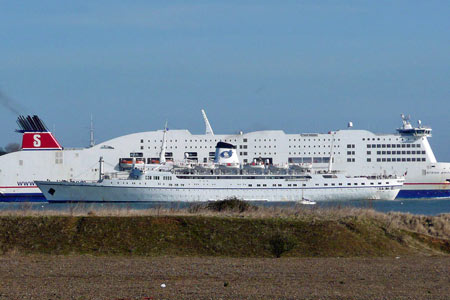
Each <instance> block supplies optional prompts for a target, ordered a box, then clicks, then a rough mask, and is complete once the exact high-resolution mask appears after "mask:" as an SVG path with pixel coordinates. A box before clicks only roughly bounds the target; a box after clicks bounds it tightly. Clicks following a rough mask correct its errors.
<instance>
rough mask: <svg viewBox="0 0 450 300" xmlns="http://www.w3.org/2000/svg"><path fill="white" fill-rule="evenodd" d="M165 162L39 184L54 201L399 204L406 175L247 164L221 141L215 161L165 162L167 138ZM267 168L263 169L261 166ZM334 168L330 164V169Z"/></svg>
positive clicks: (46, 195) (162, 159) (161, 157)
mask: <svg viewBox="0 0 450 300" xmlns="http://www.w3.org/2000/svg"><path fill="white" fill-rule="evenodd" d="M162 144H163V147H162V151H161V153H162V155H160V160H161V161H162V163H161V164H153V165H144V166H137V167H136V163H135V162H136V160H135V159H134V160H133V168H132V169H131V170H130V172H129V174H127V175H128V176H127V177H125V178H124V177H120V175H121V174H120V173H117V172H116V173H112V174H109V175H107V174H105V176H103V174H104V173H103V159H102V158H100V160H99V170H100V171H99V180H98V181H96V182H87V181H36V184H37V185H38V187H39V188H40V189H41V191H42V192H43V193H44V196H45V198H46V199H47V200H48V201H49V202H154V201H157V202H165V201H181V202H199V201H217V200H223V199H227V198H238V199H242V200H246V201H296V202H300V203H304V204H314V203H315V202H316V201H324V200H331V201H338V200H394V199H395V197H396V196H397V194H398V193H399V191H400V188H401V187H402V185H403V182H404V177H397V176H392V175H388V176H372V177H371V176H357V177H354V176H348V175H345V174H341V173H339V172H338V171H333V170H327V171H315V170H312V169H310V168H308V167H306V166H304V167H301V168H294V167H288V166H287V167H284V168H281V167H280V168H274V167H272V168H270V167H271V166H270V165H267V164H265V165H256V164H255V165H242V164H241V163H240V162H239V158H238V157H239V156H238V155H237V151H236V146H234V145H232V144H229V143H224V142H218V143H217V146H216V151H215V158H214V163H210V164H202V163H200V164H199V163H189V164H185V165H176V164H172V163H166V162H165V158H164V153H165V151H164V138H163V143H162ZM261 166H263V167H261ZM330 167H331V166H330Z"/></svg>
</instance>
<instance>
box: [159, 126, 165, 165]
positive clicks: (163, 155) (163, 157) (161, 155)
mask: <svg viewBox="0 0 450 300" xmlns="http://www.w3.org/2000/svg"><path fill="white" fill-rule="evenodd" d="M166 133H167V121H166V125H164V133H163V139H162V144H161V153H160V155H159V163H160V164H164V163H166Z"/></svg>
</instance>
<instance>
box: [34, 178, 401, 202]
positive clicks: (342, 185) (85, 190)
mask: <svg viewBox="0 0 450 300" xmlns="http://www.w3.org/2000/svg"><path fill="white" fill-rule="evenodd" d="M152 174H153V175H152ZM155 174H156V175H157V176H159V178H163V177H164V178H169V177H171V179H170V180H168V179H166V180H153V179H150V180H146V179H144V180H130V179H127V180H124V179H108V180H102V181H100V182H92V183H88V182H51V181H37V182H36V183H37V185H38V186H39V187H40V188H41V190H42V191H43V193H44V195H45V197H46V199H47V200H48V201H49V202H141V201H142V202H144V201H145V202H149V201H158V202H162V201H183V202H198V201H216V200H223V199H227V198H232V197H236V198H238V199H242V200H247V201H274V202H275V201H301V200H302V199H304V198H306V199H308V200H312V201H336V200H363V199H367V200H394V199H395V197H396V196H397V194H398V192H399V191H400V188H401V186H402V183H403V179H393V178H389V179H386V178H384V179H372V180H370V179H367V178H361V177H358V178H351V177H350V178H349V177H346V176H343V175H339V176H336V177H337V178H327V179H324V178H323V176H322V175H312V176H310V177H311V178H310V179H308V180H305V179H299V180H295V179H289V180H286V179H267V177H265V178H264V176H262V177H261V178H258V177H256V178H253V179H208V176H203V179H198V178H197V179H187V178H185V179H180V178H177V177H176V176H173V175H172V174H171V173H168V172H154V173H150V175H148V174H146V175H145V177H146V178H152V177H153V178H154V177H155ZM171 175H172V176H171ZM184 177H187V176H184ZM224 177H228V178H231V177H233V176H224Z"/></svg>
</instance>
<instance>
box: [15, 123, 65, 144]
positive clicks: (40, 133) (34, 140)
mask: <svg viewBox="0 0 450 300" xmlns="http://www.w3.org/2000/svg"><path fill="white" fill-rule="evenodd" d="M17 125H19V129H18V130H16V131H17V132H20V133H22V134H23V136H22V150H62V147H61V145H60V144H59V143H58V141H57V140H56V139H55V137H54V136H53V134H52V133H51V132H50V131H49V130H48V128H47V126H45V124H44V122H42V120H41V119H40V118H39V117H38V116H26V117H25V116H19V117H18V118H17Z"/></svg>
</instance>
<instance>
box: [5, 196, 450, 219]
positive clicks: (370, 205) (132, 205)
mask: <svg viewBox="0 0 450 300" xmlns="http://www.w3.org/2000/svg"><path fill="white" fill-rule="evenodd" d="M254 204H256V205H260V206H265V207H287V208H288V207H294V206H295V205H300V204H297V203H295V202H255V203H254ZM190 205H192V204H191V203H187V202H129V203H46V202H28V203H0V211H5V210H23V211H27V210H31V211H46V210H52V211H61V212H74V211H85V212H88V211H95V210H101V209H108V210H132V209H133V210H135V209H137V210H140V209H149V208H171V209H182V208H188V207H189V206H190ZM312 206H313V207H318V208H345V207H356V208H367V209H374V210H376V211H379V212H385V213H387V212H403V213H411V214H415V215H430V216H435V215H439V214H443V213H450V199H423V198H422V199H408V200H394V201H381V200H370V201H369V200H360V201H358V200H355V201H322V202H320V201H319V202H317V204H316V205H306V206H305V207H312Z"/></svg>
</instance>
